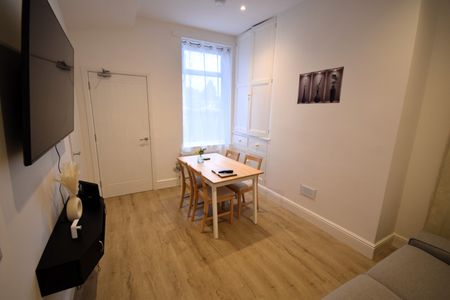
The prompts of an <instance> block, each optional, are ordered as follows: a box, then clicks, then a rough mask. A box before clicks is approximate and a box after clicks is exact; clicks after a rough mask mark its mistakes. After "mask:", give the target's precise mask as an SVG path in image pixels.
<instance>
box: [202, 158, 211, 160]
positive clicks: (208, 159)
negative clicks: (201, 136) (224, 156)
mask: <svg viewBox="0 0 450 300" xmlns="http://www.w3.org/2000/svg"><path fill="white" fill-rule="evenodd" d="M210 159H211V157H203V160H210Z"/></svg>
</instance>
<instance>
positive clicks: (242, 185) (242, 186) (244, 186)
mask: <svg viewBox="0 0 450 300" xmlns="http://www.w3.org/2000/svg"><path fill="white" fill-rule="evenodd" d="M252 186H253V183H252V181H251V180H246V181H241V182H236V183H232V184H229V185H227V187H228V188H229V189H230V190H232V191H233V192H235V193H239V192H242V191H246V190H250V189H251V188H252Z"/></svg>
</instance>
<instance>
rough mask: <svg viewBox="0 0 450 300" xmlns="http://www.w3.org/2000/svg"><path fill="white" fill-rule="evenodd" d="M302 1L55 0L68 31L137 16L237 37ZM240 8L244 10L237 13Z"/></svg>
mask: <svg viewBox="0 0 450 300" xmlns="http://www.w3.org/2000/svg"><path fill="white" fill-rule="evenodd" d="M302 1H303V0H226V2H225V4H224V5H222V6H219V5H216V3H215V2H214V0H59V4H60V7H61V10H62V12H63V15H64V20H65V22H66V25H67V26H68V27H70V28H81V29H87V28H93V27H96V28H117V27H131V26H133V25H134V23H135V21H136V18H137V17H146V18H151V19H157V20H161V21H168V22H172V23H177V24H182V25H188V26H193V27H198V28H202V29H207V30H212V31H216V32H222V33H226V34H232V35H237V34H239V33H242V32H243V31H245V30H247V29H248V28H250V27H251V26H252V25H254V24H257V23H259V22H261V21H264V20H265V19H268V18H270V17H272V16H274V15H277V14H278V13H280V12H282V11H284V10H287V9H289V8H291V7H293V6H295V5H297V4H298V3H300V2H302ZM241 5H246V7H247V10H246V11H245V12H241V10H240V7H241Z"/></svg>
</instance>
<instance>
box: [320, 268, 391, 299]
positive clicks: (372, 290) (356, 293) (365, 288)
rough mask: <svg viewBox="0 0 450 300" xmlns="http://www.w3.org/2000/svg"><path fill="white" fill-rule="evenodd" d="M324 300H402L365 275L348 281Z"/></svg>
mask: <svg viewBox="0 0 450 300" xmlns="http://www.w3.org/2000/svg"><path fill="white" fill-rule="evenodd" d="M323 299H324V300H336V299H337V300H339V299H342V300H347V299H349V300H352V299H353V300H357V299H358V300H359V299H367V300H376V299H386V300H391V299H392V300H394V299H396V300H398V299H400V298H399V297H398V296H397V295H395V294H394V293H393V292H392V291H390V290H389V289H388V288H386V287H385V286H384V285H382V284H381V283H379V282H378V281H376V280H374V279H373V278H371V277H370V276H367V275H365V274H363V275H358V276H356V277H355V278H354V279H352V280H350V281H348V282H347V283H345V284H344V285H342V286H340V287H339V288H338V289H336V290H334V291H333V292H331V293H330V294H328V295H327V296H326V297H325V298H323Z"/></svg>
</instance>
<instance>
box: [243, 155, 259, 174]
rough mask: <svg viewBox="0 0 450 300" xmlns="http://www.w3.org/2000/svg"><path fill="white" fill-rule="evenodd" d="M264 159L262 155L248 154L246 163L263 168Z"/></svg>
mask: <svg viewBox="0 0 450 300" xmlns="http://www.w3.org/2000/svg"><path fill="white" fill-rule="evenodd" d="M262 160H263V159H262V157H258V156H255V155H250V154H246V155H245V158H244V164H245V165H249V166H251V167H253V168H256V169H258V170H261V164H262Z"/></svg>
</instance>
